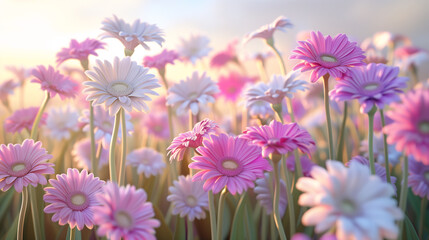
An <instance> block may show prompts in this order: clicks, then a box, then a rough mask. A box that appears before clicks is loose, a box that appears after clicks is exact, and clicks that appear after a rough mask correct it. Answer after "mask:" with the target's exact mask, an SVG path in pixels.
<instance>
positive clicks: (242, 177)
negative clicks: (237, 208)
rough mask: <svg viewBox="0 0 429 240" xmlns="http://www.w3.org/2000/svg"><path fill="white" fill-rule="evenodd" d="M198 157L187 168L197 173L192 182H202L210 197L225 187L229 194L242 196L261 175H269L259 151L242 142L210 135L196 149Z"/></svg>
mask: <svg viewBox="0 0 429 240" xmlns="http://www.w3.org/2000/svg"><path fill="white" fill-rule="evenodd" d="M197 152H198V153H199V154H200V155H199V156H195V157H193V158H192V159H193V160H194V162H192V163H190V164H189V168H193V169H198V170H200V171H199V172H197V173H196V174H195V175H194V176H193V178H192V180H193V181H205V183H204V190H205V191H207V190H208V189H211V190H212V191H213V193H214V194H216V193H218V192H220V191H221V190H222V189H223V188H224V187H226V188H227V189H228V190H229V192H231V194H233V195H235V194H236V193H237V192H238V193H240V194H241V193H242V192H243V191H245V190H246V189H247V188H249V187H251V188H253V187H254V186H255V184H254V181H255V180H256V179H257V178H262V177H264V171H271V170H272V168H271V166H270V164H269V163H268V161H267V160H266V159H264V158H262V156H261V150H260V148H259V147H257V146H254V145H250V144H249V142H248V141H247V140H246V139H242V138H237V137H232V136H228V135H226V134H220V135H219V136H216V135H210V139H206V140H204V144H203V146H201V147H198V148H197Z"/></svg>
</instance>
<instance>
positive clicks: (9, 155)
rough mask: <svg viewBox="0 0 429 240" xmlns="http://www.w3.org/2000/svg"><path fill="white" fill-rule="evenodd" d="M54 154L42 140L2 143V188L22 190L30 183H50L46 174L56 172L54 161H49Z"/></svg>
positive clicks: (0, 149)
mask: <svg viewBox="0 0 429 240" xmlns="http://www.w3.org/2000/svg"><path fill="white" fill-rule="evenodd" d="M51 158H52V155H49V154H47V151H46V150H45V149H44V148H42V143H41V142H36V143H34V141H33V140H32V139H25V140H24V142H23V143H22V144H14V145H12V144H8V145H7V146H6V145H4V144H2V145H0V189H1V190H2V191H4V192H5V191H7V190H9V188H11V187H12V186H13V187H14V188H15V190H16V191H17V192H22V189H23V187H27V186H28V184H31V185H33V186H34V187H36V186H37V184H39V183H40V184H41V185H45V184H46V183H48V182H47V181H46V178H45V176H44V175H45V174H53V173H55V171H54V169H53V168H52V167H53V166H54V164H53V163H48V162H47V161H48V160H49V159H51Z"/></svg>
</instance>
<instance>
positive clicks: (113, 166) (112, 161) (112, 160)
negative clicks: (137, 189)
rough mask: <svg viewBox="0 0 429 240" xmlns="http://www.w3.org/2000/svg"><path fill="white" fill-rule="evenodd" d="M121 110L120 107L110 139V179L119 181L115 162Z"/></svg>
mask: <svg viewBox="0 0 429 240" xmlns="http://www.w3.org/2000/svg"><path fill="white" fill-rule="evenodd" d="M121 111H122V109H120V110H119V111H118V113H116V116H115V123H114V124H113V131H112V138H111V140H110V149H109V173H110V180H111V181H113V182H118V177H117V175H116V174H117V173H116V162H115V148H116V140H117V138H118V130H119V120H120V119H121Z"/></svg>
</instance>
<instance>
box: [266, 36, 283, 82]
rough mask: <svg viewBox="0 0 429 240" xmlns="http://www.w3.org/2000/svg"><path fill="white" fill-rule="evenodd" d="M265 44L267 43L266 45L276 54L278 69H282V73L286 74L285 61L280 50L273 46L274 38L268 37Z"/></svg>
mask: <svg viewBox="0 0 429 240" xmlns="http://www.w3.org/2000/svg"><path fill="white" fill-rule="evenodd" d="M267 44H268V46H270V47H271V48H272V49H273V51H274V53H275V54H276V56H277V59H278V60H279V65H280V69H281V71H282V75H286V65H285V62H284V61H283V58H282V54H281V53H280V51H279V50H278V49H277V48H276V47H275V46H274V40H273V39H272V38H271V39H268V40H267Z"/></svg>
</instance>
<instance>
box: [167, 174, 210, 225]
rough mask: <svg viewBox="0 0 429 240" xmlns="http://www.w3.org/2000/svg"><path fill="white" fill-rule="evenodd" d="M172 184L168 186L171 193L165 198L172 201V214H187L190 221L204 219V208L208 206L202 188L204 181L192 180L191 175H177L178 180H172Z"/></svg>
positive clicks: (181, 215)
mask: <svg viewBox="0 0 429 240" xmlns="http://www.w3.org/2000/svg"><path fill="white" fill-rule="evenodd" d="M173 184H174V186H171V187H169V188H168V190H170V192H171V194H170V195H168V197H167V200H168V201H170V202H172V203H173V214H174V215H177V214H180V217H185V216H187V217H188V219H189V220H190V221H194V219H195V218H196V219H204V218H205V217H206V212H205V210H208V208H209V199H208V195H207V192H206V191H204V190H203V185H204V182H202V181H196V182H193V181H192V177H191V176H189V175H188V176H186V177H185V176H179V181H174V182H173Z"/></svg>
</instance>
